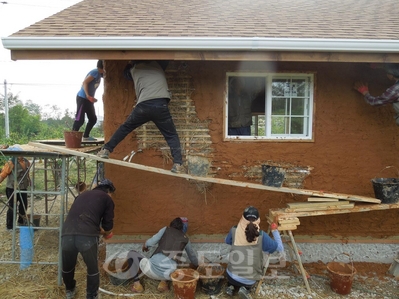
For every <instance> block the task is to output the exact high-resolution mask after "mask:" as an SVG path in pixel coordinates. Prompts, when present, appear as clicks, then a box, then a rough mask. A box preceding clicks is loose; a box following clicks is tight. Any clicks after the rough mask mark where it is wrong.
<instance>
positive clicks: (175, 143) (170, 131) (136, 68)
mask: <svg viewBox="0 0 399 299" xmlns="http://www.w3.org/2000/svg"><path fill="white" fill-rule="evenodd" d="M167 65H168V61H147V60H144V61H141V60H140V61H131V62H130V63H129V64H128V65H127V66H126V68H125V71H124V73H125V77H127V78H128V79H130V80H132V81H133V82H134V87H135V90H136V97H137V105H136V106H135V108H134V109H133V111H132V112H131V113H130V115H129V117H128V118H127V119H126V121H125V122H124V123H123V124H122V125H121V126H120V127H119V128H118V129H117V130H116V132H115V133H114V134H113V135H112V137H111V139H110V140H109V141H108V142H107V143H106V144H104V146H103V148H102V149H101V150H100V151H99V152H98V154H97V156H98V157H101V158H106V159H107V158H109V154H110V153H112V151H113V150H114V148H115V147H116V146H117V145H118V144H119V143H120V142H121V141H122V140H123V139H124V138H125V137H126V136H127V135H128V134H129V133H131V132H132V131H133V130H134V129H136V128H137V127H139V126H141V125H143V124H145V123H147V122H149V121H153V122H154V124H155V125H156V126H157V128H158V129H159V131H160V132H161V133H162V135H163V136H164V138H165V140H166V142H167V143H168V145H169V147H170V151H171V154H172V157H173V167H172V169H171V171H172V172H175V173H182V172H185V170H184V167H183V165H182V164H183V159H182V153H181V146H180V139H179V136H178V134H177V131H176V127H175V124H174V123H173V119H172V116H171V115H170V111H169V108H168V103H169V101H170V93H169V89H168V84H167V81H166V76H165V69H166V67H167Z"/></svg>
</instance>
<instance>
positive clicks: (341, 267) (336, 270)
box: [327, 260, 356, 295]
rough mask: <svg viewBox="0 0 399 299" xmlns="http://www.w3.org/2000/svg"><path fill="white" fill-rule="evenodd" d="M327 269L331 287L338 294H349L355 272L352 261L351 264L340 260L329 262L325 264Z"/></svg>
mask: <svg viewBox="0 0 399 299" xmlns="http://www.w3.org/2000/svg"><path fill="white" fill-rule="evenodd" d="M351 261H352V260H351ZM327 270H328V273H329V277H330V286H331V289H332V290H333V291H334V292H335V293H337V294H340V295H347V294H349V293H350V292H351V290H352V282H353V277H354V275H355V274H356V269H355V268H354V267H353V261H352V264H351V265H350V264H346V263H342V262H334V261H333V262H330V263H328V264H327Z"/></svg>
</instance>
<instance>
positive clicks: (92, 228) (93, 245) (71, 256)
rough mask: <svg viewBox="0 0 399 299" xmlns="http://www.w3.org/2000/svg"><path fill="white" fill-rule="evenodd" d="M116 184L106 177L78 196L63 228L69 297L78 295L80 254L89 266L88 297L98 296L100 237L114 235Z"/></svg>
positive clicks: (63, 276)
mask: <svg viewBox="0 0 399 299" xmlns="http://www.w3.org/2000/svg"><path fill="white" fill-rule="evenodd" d="M114 191H115V187H114V185H113V183H112V182H111V181H110V180H108V179H104V180H102V181H101V182H100V183H99V184H98V186H97V187H95V188H94V189H93V190H90V191H85V192H83V193H81V194H80V195H79V196H78V197H76V199H75V201H74V203H73V204H72V206H71V209H70V210H69V213H68V216H67V219H66V220H65V223H64V226H63V228H62V240H61V246H62V278H63V281H64V284H65V288H66V298H67V299H72V298H74V296H75V294H76V280H75V279H74V275H75V266H76V261H77V257H78V253H79V252H80V254H81V255H82V257H83V260H84V262H85V264H86V267H87V287H86V298H87V299H96V298H98V289H99V287H100V272H99V269H98V258H97V252H98V240H99V236H100V235H103V236H104V238H106V239H109V238H111V237H112V229H113V226H114V206H115V205H114V202H113V200H112V198H111V196H110V195H111V193H113V192H114Z"/></svg>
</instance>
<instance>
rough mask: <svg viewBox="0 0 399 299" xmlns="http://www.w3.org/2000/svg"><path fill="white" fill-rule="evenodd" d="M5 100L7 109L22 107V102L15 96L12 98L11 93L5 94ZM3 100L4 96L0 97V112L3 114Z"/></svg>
mask: <svg viewBox="0 0 399 299" xmlns="http://www.w3.org/2000/svg"><path fill="white" fill-rule="evenodd" d="M7 99H8V108H11V107H14V106H16V105H22V101H21V100H20V99H19V96H18V95H16V96H14V95H13V94H12V93H7ZM4 100H5V98H4V95H3V94H1V95H0V111H1V112H4V108H5V107H4V106H5V101H4Z"/></svg>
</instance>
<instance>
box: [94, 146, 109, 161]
mask: <svg viewBox="0 0 399 299" xmlns="http://www.w3.org/2000/svg"><path fill="white" fill-rule="evenodd" d="M109 154H110V151H109V150H107V149H106V148H102V149H101V150H100V151H99V152H98V153H97V157H100V158H104V159H109Z"/></svg>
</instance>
